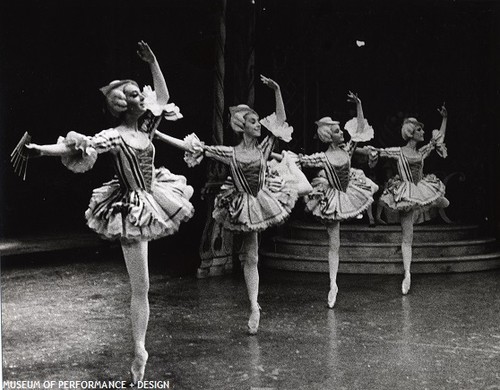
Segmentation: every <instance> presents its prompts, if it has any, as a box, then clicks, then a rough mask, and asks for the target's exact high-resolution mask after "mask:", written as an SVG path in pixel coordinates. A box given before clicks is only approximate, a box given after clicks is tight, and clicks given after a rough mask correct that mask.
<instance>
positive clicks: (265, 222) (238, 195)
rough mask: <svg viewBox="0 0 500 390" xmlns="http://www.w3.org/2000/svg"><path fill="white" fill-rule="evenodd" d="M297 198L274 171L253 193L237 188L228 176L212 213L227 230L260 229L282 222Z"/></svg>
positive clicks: (244, 230)
mask: <svg viewBox="0 0 500 390" xmlns="http://www.w3.org/2000/svg"><path fill="white" fill-rule="evenodd" d="M296 201H297V192H296V191H295V190H293V189H292V188H290V187H288V186H287V185H285V184H284V181H283V180H282V179H281V177H279V176H277V175H268V177H267V178H266V184H265V185H264V186H263V187H262V188H261V189H260V190H259V191H258V192H257V195H255V196H254V195H252V194H249V193H246V192H243V191H238V190H237V189H236V187H235V186H234V184H233V182H232V180H231V179H230V178H228V180H227V181H226V182H225V183H224V185H223V186H222V188H221V192H220V193H219V194H218V195H217V197H216V198H215V207H214V211H213V213H212V215H213V217H214V219H215V220H216V221H218V222H220V223H222V224H223V226H224V228H226V229H228V230H232V231H237V232H255V231H262V230H265V229H267V228H268V227H271V226H275V225H279V224H281V223H283V222H284V221H285V220H286V219H287V218H288V217H289V215H290V213H291V211H292V209H293V207H294V205H295V202H296Z"/></svg>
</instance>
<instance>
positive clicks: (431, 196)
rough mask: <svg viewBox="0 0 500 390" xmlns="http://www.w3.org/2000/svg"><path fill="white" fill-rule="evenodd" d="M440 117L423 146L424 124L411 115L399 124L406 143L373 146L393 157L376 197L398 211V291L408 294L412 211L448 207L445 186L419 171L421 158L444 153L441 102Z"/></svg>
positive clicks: (384, 154)
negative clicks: (393, 170)
mask: <svg viewBox="0 0 500 390" xmlns="http://www.w3.org/2000/svg"><path fill="white" fill-rule="evenodd" d="M438 112H439V114H440V115H441V117H442V121H441V127H440V129H439V130H433V132H432V138H431V140H430V142H429V143H428V144H427V145H424V146H422V147H421V148H420V149H417V144H418V143H419V142H422V141H423V140H424V125H423V124H422V123H420V122H419V121H417V120H416V119H415V118H406V119H405V120H404V122H403V126H402V127H401V136H402V137H403V139H404V140H405V141H407V143H406V145H405V146H403V147H394V148H386V149H376V150H377V152H378V155H379V156H380V157H388V158H392V159H395V160H396V162H397V167H398V174H397V175H396V176H394V177H393V178H391V179H390V180H389V182H388V183H387V187H386V189H385V190H384V192H383V193H382V195H381V197H380V201H381V202H383V203H384V204H385V205H386V206H387V207H389V208H391V209H393V210H396V211H399V213H400V217H401V229H402V242H401V252H402V255H403V266H404V279H403V283H402V285H401V292H402V293H403V294H408V292H409V290H410V286H411V272H410V268H411V260H412V245H413V224H414V213H416V212H422V211H425V210H426V209H427V208H431V207H438V208H445V207H448V205H449V203H450V202H449V201H448V199H446V198H445V197H444V195H445V185H444V184H443V183H442V182H441V180H439V179H438V178H437V177H436V175H434V174H428V175H424V174H423V168H424V159H426V158H427V157H428V156H429V154H430V153H431V152H432V151H433V150H436V152H437V153H438V154H439V155H440V156H441V157H443V158H446V156H447V150H446V146H445V144H444V137H445V133H446V124H447V120H448V112H447V110H446V107H445V106H444V104H443V105H442V106H441V108H438Z"/></svg>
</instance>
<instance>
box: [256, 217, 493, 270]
mask: <svg viewBox="0 0 500 390" xmlns="http://www.w3.org/2000/svg"><path fill="white" fill-rule="evenodd" d="M340 240H341V241H340V265H339V273H351V274H401V273H402V272H403V263H402V256H401V227H400V226H399V225H382V226H376V227H369V226H367V225H363V224H349V223H345V224H341V230H340ZM260 259H261V262H262V265H263V266H264V267H266V268H271V269H280V270H288V271H302V272H328V235H327V232H326V228H325V225H323V224H320V223H315V222H303V221H291V222H289V223H287V224H286V225H284V226H283V227H281V228H280V229H279V233H278V234H277V235H275V236H272V237H269V236H267V237H266V238H265V239H264V240H263V245H262V246H261V250H260ZM495 268H500V246H499V244H498V242H497V241H496V240H495V238H494V237H491V236H489V235H488V234H487V233H485V231H484V230H483V229H481V228H480V227H479V226H477V225H464V224H457V225H417V226H415V230H414V244H413V261H412V273H441V272H469V271H483V270H489V269H495Z"/></svg>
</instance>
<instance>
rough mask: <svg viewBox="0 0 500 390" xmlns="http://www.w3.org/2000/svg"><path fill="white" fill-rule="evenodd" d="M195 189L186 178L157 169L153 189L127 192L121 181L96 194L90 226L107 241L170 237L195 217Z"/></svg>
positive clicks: (88, 216)
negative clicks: (192, 202)
mask: <svg viewBox="0 0 500 390" xmlns="http://www.w3.org/2000/svg"><path fill="white" fill-rule="evenodd" d="M192 195H193V188H192V187H191V186H189V185H187V184H186V178H185V177H184V176H180V175H175V174H173V173H171V172H170V171H169V170H168V169H166V168H163V167H162V168H158V169H156V170H155V173H154V178H153V180H152V184H151V190H150V191H146V190H143V189H137V190H126V189H123V188H122V187H121V186H120V183H119V181H118V179H114V180H111V181H110V182H107V183H105V184H103V186H101V187H99V188H96V189H95V190H94V191H93V194H92V198H91V199H90V204H89V207H88V209H87V211H86V212H85V217H86V219H87V225H88V226H89V227H90V228H91V229H92V230H94V231H95V232H97V233H98V234H99V235H100V236H102V237H103V238H106V239H110V240H115V239H124V240H147V241H149V240H154V239H157V238H160V237H164V236H168V235H171V234H173V233H175V232H177V230H179V226H180V224H181V222H184V221H187V220H188V219H190V218H191V217H192V216H193V214H194V208H193V205H192V204H191V203H190V202H189V199H190V198H191V196H192Z"/></svg>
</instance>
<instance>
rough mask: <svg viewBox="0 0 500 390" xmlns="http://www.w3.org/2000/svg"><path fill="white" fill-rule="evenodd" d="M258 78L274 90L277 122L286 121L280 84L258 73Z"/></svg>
mask: <svg viewBox="0 0 500 390" xmlns="http://www.w3.org/2000/svg"><path fill="white" fill-rule="evenodd" d="M260 79H261V81H262V82H263V83H264V84H265V85H267V86H268V87H269V88H271V89H272V90H274V98H275V100H276V119H277V120H278V123H279V124H282V123H284V122H285V121H286V113H285V104H284V103H283V96H282V95H281V88H280V86H279V85H278V83H277V82H275V81H274V80H271V79H270V78H267V77H265V76H262V75H260Z"/></svg>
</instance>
